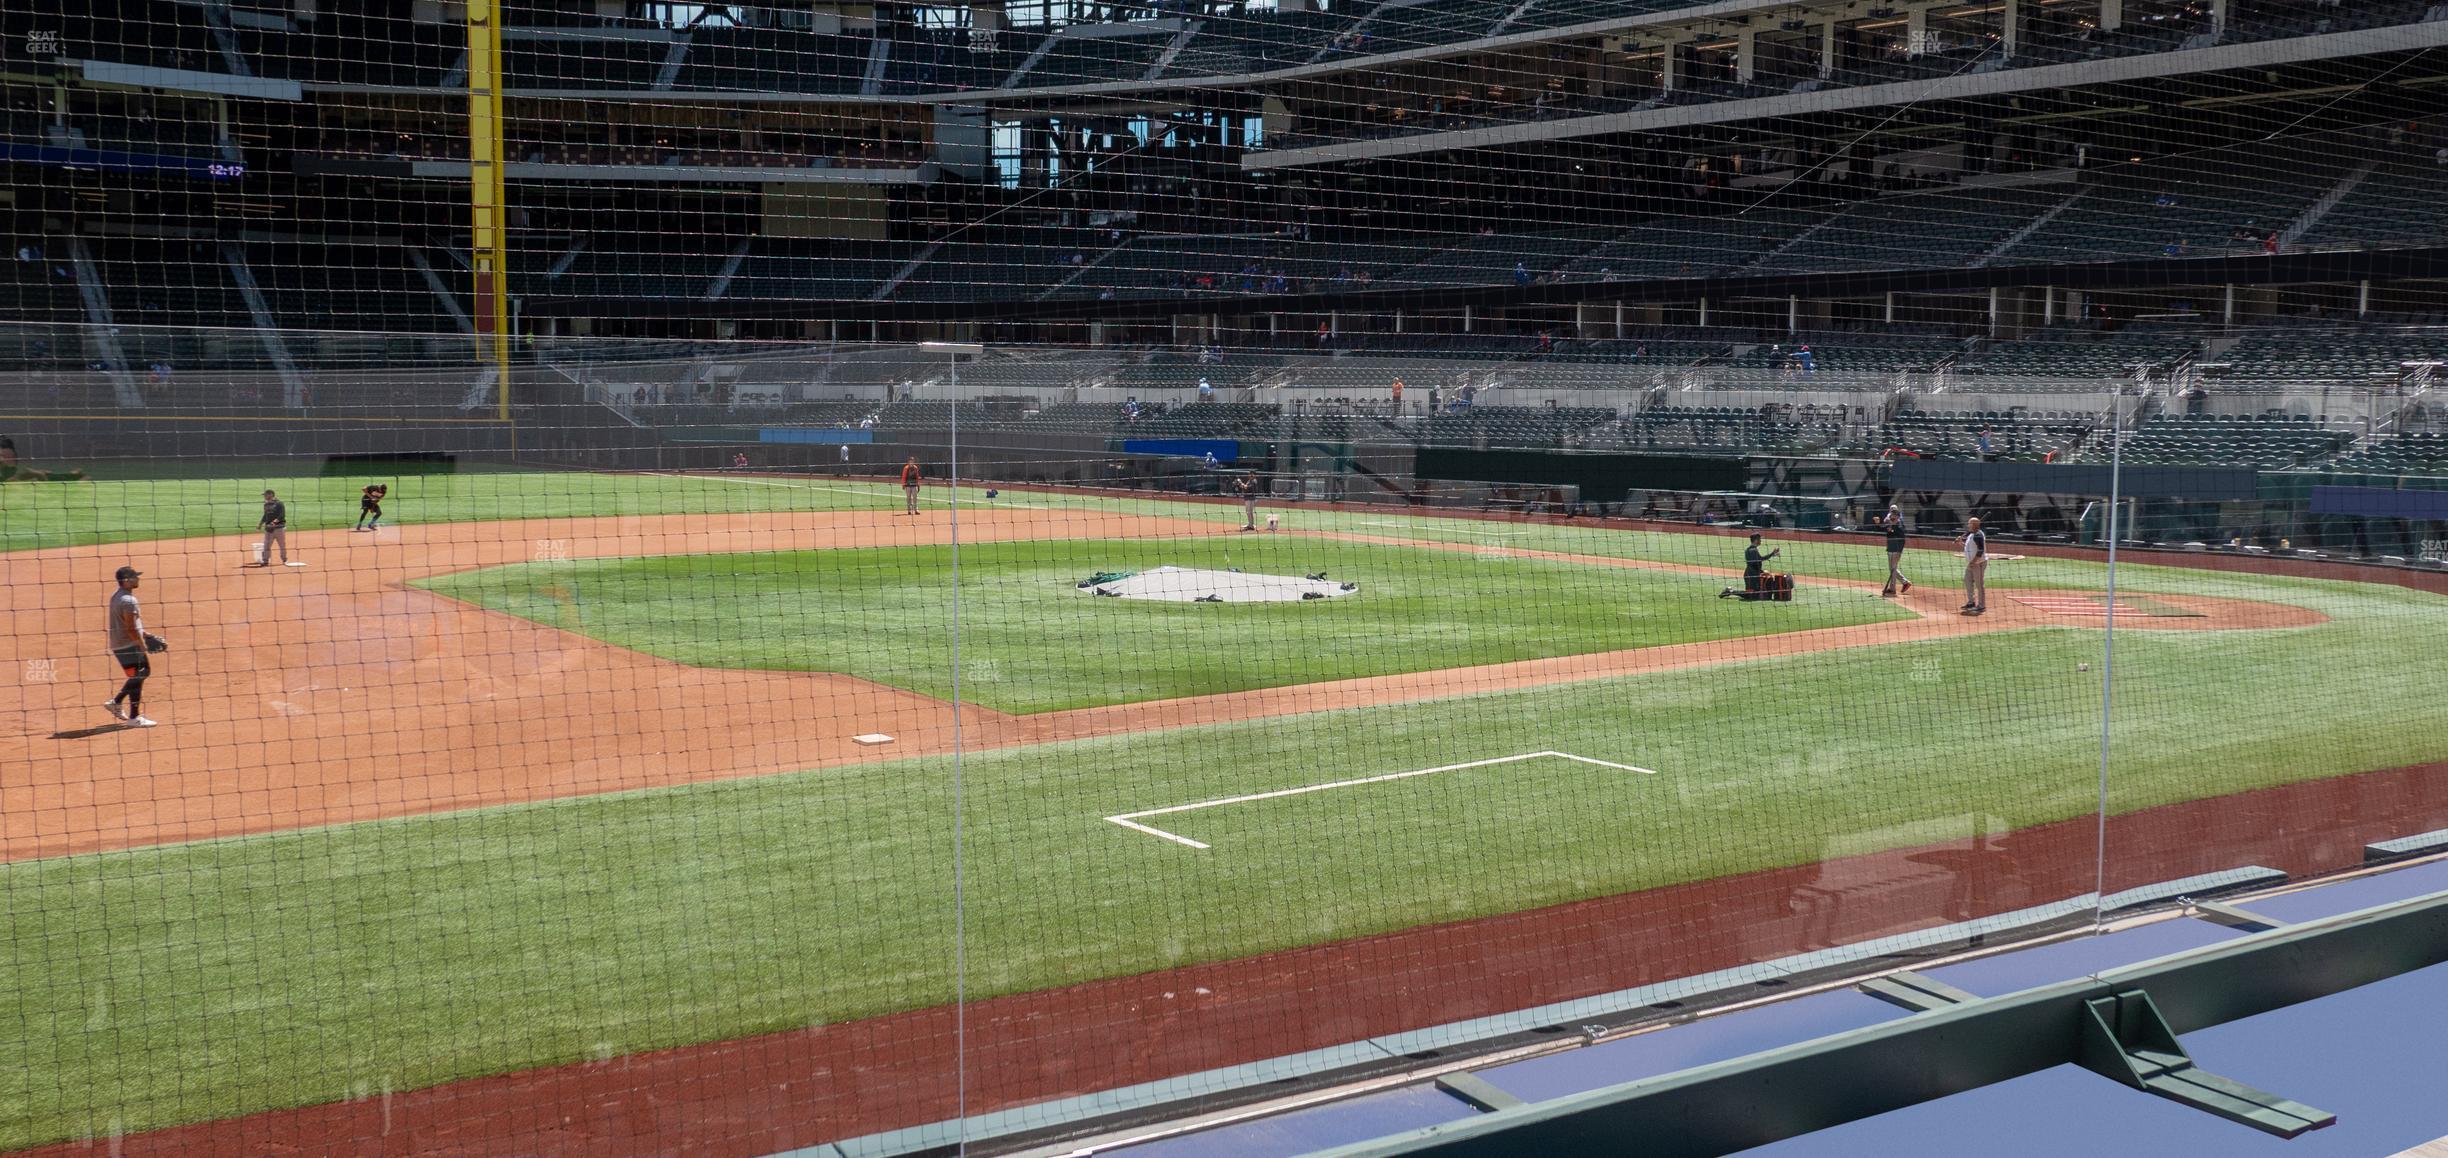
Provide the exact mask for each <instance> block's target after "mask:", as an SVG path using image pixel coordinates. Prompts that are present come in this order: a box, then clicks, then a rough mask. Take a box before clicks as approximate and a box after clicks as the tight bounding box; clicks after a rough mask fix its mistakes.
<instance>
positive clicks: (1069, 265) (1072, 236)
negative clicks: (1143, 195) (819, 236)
mask: <svg viewBox="0 0 2448 1158" xmlns="http://www.w3.org/2000/svg"><path fill="white" fill-rule="evenodd" d="M1041 232H1042V234H1043V236H1041V237H1039V238H1038V240H1037V241H1035V242H1034V243H1030V244H993V243H987V242H970V241H948V242H945V243H944V244H943V245H941V246H939V247H937V248H936V250H935V252H934V253H933V254H932V255H930V256H929V257H928V258H927V259H926V260H925V261H923V262H920V263H919V264H918V268H916V269H914V270H912V271H910V275H909V276H908V277H906V278H904V279H902V281H901V284H899V285H897V286H894V287H893V292H892V296H893V297H894V298H896V299H898V300H901V301H980V300H1019V301H1026V300H1029V299H1032V298H1036V297H1038V296H1040V295H1042V294H1044V293H1045V291H1047V290H1048V289H1051V288H1053V286H1054V285H1055V284H1056V283H1057V282H1060V281H1062V280H1063V279H1064V278H1067V277H1070V276H1071V275H1072V273H1074V272H1076V271H1077V270H1078V269H1079V268H1080V266H1084V265H1086V264H1087V262H1088V261H1089V260H1090V259H1092V258H1094V257H1095V256H1096V255H1097V254H1099V253H1101V252H1103V247H1102V245H1100V244H1099V243H1098V241H1097V240H1096V239H1095V236H1094V235H1093V234H1091V233H1088V232H1087V231H1084V230H1069V231H1066V230H1060V229H1054V228H1048V229H1046V230H1043V231H1041ZM1074 257H1077V258H1079V259H1080V260H1079V263H1078V264H1077V265H1075V264H1073V262H1072V260H1071V259H1072V258H1074Z"/></svg>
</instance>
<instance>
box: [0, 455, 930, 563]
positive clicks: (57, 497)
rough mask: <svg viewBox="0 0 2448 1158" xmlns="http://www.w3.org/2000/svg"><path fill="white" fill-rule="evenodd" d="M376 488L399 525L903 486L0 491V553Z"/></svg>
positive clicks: (168, 531)
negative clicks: (271, 499)
mask: <svg viewBox="0 0 2448 1158" xmlns="http://www.w3.org/2000/svg"><path fill="white" fill-rule="evenodd" d="M377 482H384V483H388V484H390V486H391V497H390V498H389V500H388V501H386V502H385V503H384V504H383V512H384V514H383V521H384V522H386V523H390V524H401V525H406V524H419V523H459V522H472V521H488V520H496V519H560V518H578V517H588V516H599V515H683V514H726V515H727V514H750V513H756V512H764V511H868V510H872V511H882V510H888V509H889V510H898V509H900V504H901V495H900V493H899V488H897V487H892V488H888V487H886V486H884V485H882V484H861V483H829V482H821V481H813V480H808V481H799V480H772V479H753V480H749V479H726V478H713V477H696V476H687V477H684V476H679V475H607V474H592V473H585V472H576V471H571V472H553V471H479V472H472V473H467V474H404V475H400V476H398V477H396V478H387V477H377V476H373V475H367V476H362V477H361V476H355V475H351V476H333V477H329V478H325V477H321V476H314V475H303V476H288V477H283V476H277V475H266V476H262V477H241V478H180V479H127V480H117V481H112V480H104V481H98V482H75V483H11V484H9V485H6V486H0V551H24V550H31V549H34V548H38V547H67V546H83V545H88V544H95V543H120V542H132V541H145V540H153V539H183V538H191V537H194V536H198V535H230V534H238V533H242V532H246V531H251V530H253V529H254V528H255V524H256V520H257V519H258V518H259V517H260V516H261V515H262V513H263V497H262V496H263V492H264V491H265V490H266V489H267V488H269V489H272V490H276V491H279V492H280V494H281V497H282V498H283V499H285V500H287V502H288V504H289V527H290V529H291V530H293V531H314V530H327V529H331V528H336V527H348V526H352V525H354V524H355V523H356V521H357V494H358V490H359V489H360V488H362V487H365V486H367V485H369V484H372V483H377ZM888 490H889V491H890V493H887V491H888Z"/></svg>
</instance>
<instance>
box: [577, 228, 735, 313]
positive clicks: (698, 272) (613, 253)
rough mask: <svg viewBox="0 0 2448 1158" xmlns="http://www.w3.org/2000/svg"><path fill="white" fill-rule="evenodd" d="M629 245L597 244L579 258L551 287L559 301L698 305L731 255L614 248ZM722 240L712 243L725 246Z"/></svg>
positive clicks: (709, 241)
mask: <svg viewBox="0 0 2448 1158" xmlns="http://www.w3.org/2000/svg"><path fill="white" fill-rule="evenodd" d="M622 240H623V239H619V238H609V237H605V238H597V239H596V240H595V243H594V244H593V245H590V246H588V247H587V248H586V249H584V250H582V251H580V252H579V254H578V257H577V259H576V260H575V261H572V262H571V263H570V267H569V270H568V272H566V273H563V274H562V275H561V276H560V277H557V278H554V279H552V281H551V289H550V291H549V292H551V293H552V294H553V295H554V296H557V297H558V296H566V297H585V298H645V299H663V300H671V299H675V298H678V299H696V298H702V297H704V296H705V295H706V291H707V290H708V289H710V288H712V286H713V284H714V274H715V272H716V271H717V270H719V269H721V268H722V265H723V262H724V261H725V260H727V257H726V255H725V254H722V253H708V252H705V251H704V249H702V248H697V247H691V248H684V249H671V250H647V251H640V250H634V249H615V248H610V247H611V246H613V245H616V244H619V243H620V242H621V241H622ZM722 243H723V239H721V238H709V239H707V241H706V243H705V244H707V245H720V244H722Z"/></svg>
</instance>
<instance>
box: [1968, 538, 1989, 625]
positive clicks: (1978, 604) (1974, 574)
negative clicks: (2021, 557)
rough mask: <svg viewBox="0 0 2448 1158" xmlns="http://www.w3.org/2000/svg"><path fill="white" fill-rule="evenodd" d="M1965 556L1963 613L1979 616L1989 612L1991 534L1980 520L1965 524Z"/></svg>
mask: <svg viewBox="0 0 2448 1158" xmlns="http://www.w3.org/2000/svg"><path fill="white" fill-rule="evenodd" d="M1963 556H1964V605H1963V613H1964V614H1966V615H1979V614H1981V613H1983V612H1985V611H1987V610H1989V532H1987V531H1984V530H1981V521H1980V520H1979V519H1972V520H1969V521H1967V522H1966V523H1964V535H1963Z"/></svg>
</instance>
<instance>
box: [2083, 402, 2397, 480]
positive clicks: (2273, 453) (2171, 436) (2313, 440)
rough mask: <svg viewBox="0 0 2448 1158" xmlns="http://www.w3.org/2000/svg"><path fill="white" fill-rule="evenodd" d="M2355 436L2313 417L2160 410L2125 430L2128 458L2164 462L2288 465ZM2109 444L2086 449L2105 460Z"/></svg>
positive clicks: (2096, 443)
mask: <svg viewBox="0 0 2448 1158" xmlns="http://www.w3.org/2000/svg"><path fill="white" fill-rule="evenodd" d="M2351 437H2352V435H2350V434H2349V433H2347V432H2346V431H2342V430H2336V429H2332V428H2330V427H2327V426H2323V425H2321V424H2319V423H2317V422H2315V421H2313V420H2312V419H2311V418H2309V417H2303V416H2297V417H2294V418H2282V417H2277V416H2272V415H2261V416H2259V417H2237V416H2229V415H2215V414H2162V415H2159V416H2157V417H2154V418H2151V419H2149V420H2148V421H2145V422H2143V423H2141V424H2140V425H2138V426H2136V427H2134V429H2132V430H2131V431H2128V432H2127V433H2126V435H2125V447H2124V457H2125V461H2127V462H2133V463H2147V464H2154V465H2162V466H2249V467H2259V468H2262V469H2284V468H2287V467H2295V466H2303V465H2306V464H2309V463H2314V462H2317V461H2318V460H2320V459H2323V458H2326V457H2328V456H2329V455H2330V454H2331V453H2333V452H2334V451H2336V450H2337V449H2338V448H2340V447H2342V446H2344V445H2345V444H2346V443H2347V441H2348V440H2349V439H2350V438H2351ZM2108 455H2109V448H2108V447H2107V445H2106V444H2105V441H2104V440H2094V441H2093V443H2092V445H2091V447H2090V449H2089V450H2088V452H2087V455H2086V456H2087V457H2088V458H2091V459H2093V460H2098V461H2105V460H2106V459H2107V457H2108Z"/></svg>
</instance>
